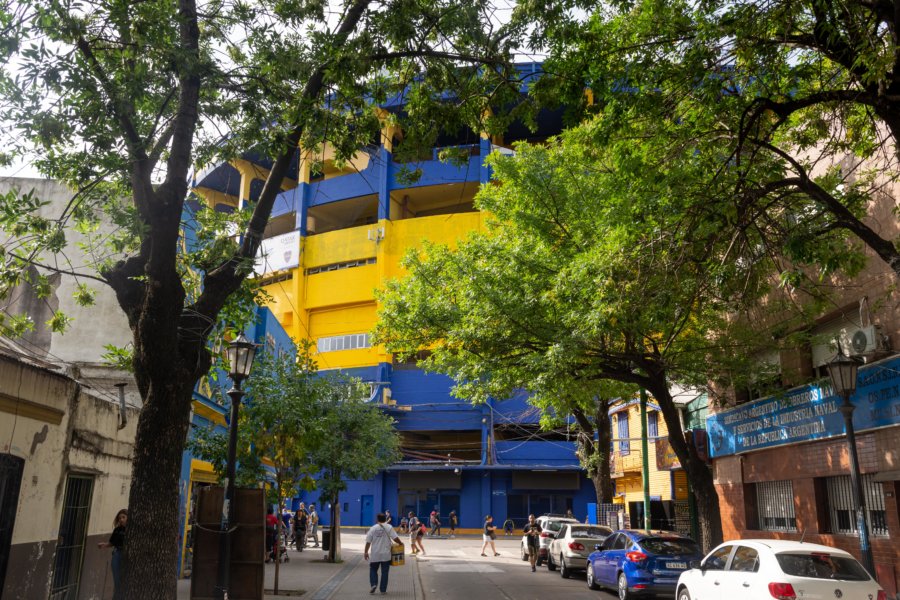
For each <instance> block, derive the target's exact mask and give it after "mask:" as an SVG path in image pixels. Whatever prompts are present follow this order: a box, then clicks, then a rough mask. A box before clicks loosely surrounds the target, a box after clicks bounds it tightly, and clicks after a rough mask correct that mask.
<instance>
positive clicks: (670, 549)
mask: <svg viewBox="0 0 900 600" xmlns="http://www.w3.org/2000/svg"><path fill="white" fill-rule="evenodd" d="M702 558H703V553H702V552H701V551H700V547H699V546H698V545H697V543H696V542H695V541H694V540H692V539H690V538H687V537H684V536H683V535H681V534H679V533H675V532H672V531H647V530H645V529H620V530H619V531H616V532H615V533H613V534H612V535H610V536H609V537H608V538H606V540H604V541H603V544H602V545H600V546H597V550H596V551H595V552H592V553H591V555H590V556H588V559H587V584H588V587H589V588H591V589H592V590H598V589H600V588H601V587H610V588H616V589H617V590H618V592H619V600H629V599H632V598H637V597H645V596H655V595H666V596H668V597H670V598H672V597H674V596H675V585H676V584H677V583H678V576H679V575H681V573H682V572H683V571H687V570H688V568H689V567H690V563H691V561H696V560H701V559H702Z"/></svg>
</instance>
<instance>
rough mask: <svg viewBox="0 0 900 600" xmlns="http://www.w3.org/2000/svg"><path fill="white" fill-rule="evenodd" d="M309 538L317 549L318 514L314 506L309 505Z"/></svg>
mask: <svg viewBox="0 0 900 600" xmlns="http://www.w3.org/2000/svg"><path fill="white" fill-rule="evenodd" d="M309 536H310V537H311V538H312V539H313V542H314V543H315V547H316V548H318V547H319V513H317V512H316V505H315V504H310V505H309Z"/></svg>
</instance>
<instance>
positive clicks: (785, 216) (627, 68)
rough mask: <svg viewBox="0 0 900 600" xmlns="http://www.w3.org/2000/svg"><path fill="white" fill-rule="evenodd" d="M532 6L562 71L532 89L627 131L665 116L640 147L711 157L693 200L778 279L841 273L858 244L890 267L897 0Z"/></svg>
mask: <svg viewBox="0 0 900 600" xmlns="http://www.w3.org/2000/svg"><path fill="white" fill-rule="evenodd" d="M545 4H546V3H543V2H537V3H534V4H531V5H529V6H530V9H533V10H531V11H530V12H528V14H529V15H530V17H531V18H534V19H536V20H540V21H541V22H542V24H543V25H542V26H539V27H537V28H536V32H537V35H536V41H539V42H540V43H543V44H544V45H546V46H547V47H548V48H550V49H551V50H550V54H551V57H550V58H549V59H548V61H547V62H546V63H545V65H544V66H545V68H546V69H547V70H548V72H551V73H555V74H558V75H559V76H558V77H547V78H544V80H542V81H541V82H540V84H539V87H542V88H543V89H542V91H541V92H540V93H541V94H544V95H550V96H556V97H562V98H566V99H567V101H568V102H569V103H570V105H572V106H578V107H580V108H582V109H583V110H584V111H586V112H588V113H590V112H602V113H603V114H604V115H605V116H606V118H609V119H618V120H621V121H628V122H631V123H635V124H638V127H641V125H640V124H642V123H644V122H653V121H657V122H659V121H670V122H673V123H677V124H678V127H677V128H671V129H668V130H658V131H656V132H655V133H654V134H653V135H654V136H655V139H654V140H652V141H651V140H650V139H646V138H642V139H643V143H646V144H650V143H653V144H656V145H659V146H662V147H670V148H677V147H685V146H688V147H691V148H692V149H693V151H694V152H696V153H699V154H702V155H704V156H707V157H709V158H710V160H709V162H708V167H709V168H708V170H707V171H705V172H698V173H696V174H695V176H696V177H697V180H696V185H695V186H694V189H693V190H692V191H693V198H694V199H695V201H696V202H698V203H710V202H712V203H714V205H715V206H718V207H719V210H720V211H721V212H722V213H724V214H732V216H731V218H730V219H729V221H728V222H727V223H726V224H725V225H726V226H728V227H729V228H730V230H731V231H733V232H735V234H737V235H741V234H742V232H744V231H746V230H748V229H753V230H756V234H757V236H758V240H759V242H760V243H764V244H765V246H764V247H765V248H766V249H767V250H768V251H769V252H771V253H772V254H777V255H780V256H782V257H783V258H785V259H788V260H785V261H784V264H783V265H782V272H783V273H784V277H785V279H786V281H787V282H789V283H797V280H799V279H802V278H803V276H804V275H805V274H812V275H813V279H816V278H818V277H825V276H828V275H830V274H832V273H834V272H835V271H837V270H839V269H844V270H845V271H847V272H848V273H849V274H851V275H852V274H854V273H855V272H856V271H857V270H858V269H859V268H860V267H861V266H862V264H863V262H864V260H865V259H864V257H863V255H862V253H861V251H860V243H861V244H863V245H865V246H867V247H868V249H870V250H871V252H872V253H874V255H875V256H876V257H878V258H880V259H881V260H882V261H884V263H885V264H886V265H887V266H888V267H889V268H890V269H891V270H892V271H893V273H894V274H895V275H897V276H898V277H900V238H898V230H897V228H896V227H893V226H892V225H891V220H892V216H891V212H890V209H891V208H893V218H894V219H896V217H897V209H898V204H897V202H896V198H895V197H894V192H893V187H894V185H895V184H896V181H897V176H898V174H900V171H898V156H900V145H898V142H900V137H898V136H900V103H898V101H897V96H896V95H895V94H894V93H892V92H891V90H898V89H900V79H898V77H900V72H898V69H897V65H896V57H897V48H898V40H897V33H896V32H897V31H898V26H900V23H898V22H897V18H898V17H897V14H898V12H897V11H896V10H895V4H896V3H895V2H890V1H889V2H867V1H862V0H850V1H847V2H831V1H829V0H824V1H823V0H802V1H793V0H791V1H788V0H783V1H782V0H776V1H772V2H752V1H739V2H731V1H726V0H721V1H719V0H717V1H712V2H703V3H699V4H698V3H696V2H688V1H675V2H669V1H663V0H641V1H638V2H612V3H610V4H609V5H604V7H603V8H597V9H595V8H594V7H586V8H587V9H588V11H589V14H588V17H587V18H584V14H583V13H582V14H578V13H574V12H573V13H566V12H565V11H560V10H555V11H549V12H548V11H545V10H544V9H545V6H544V5H545ZM576 4H579V3H576ZM553 6H554V7H556V6H557V3H553ZM563 6H565V4H564V5H563ZM545 12H548V14H550V16H551V19H545V18H544V17H543V15H544V14H545ZM585 87H589V88H590V90H591V94H590V95H589V97H590V98H591V99H592V100H593V105H592V106H587V102H586V100H585V99H584V98H585V95H584V88H585ZM645 133H646V131H645ZM663 158H665V157H663ZM648 166H649V167H650V168H654V169H656V170H658V171H659V172H660V173H666V172H668V171H669V168H668V165H667V164H666V163H659V164H655V165H648ZM707 188H709V189H713V190H717V191H718V192H720V195H718V196H711V195H710V194H709V193H708V191H707ZM726 190H727V193H725V192H726ZM680 191H682V192H689V191H691V190H687V189H686V188H685V187H684V186H680ZM885 206H887V207H888V210H883V209H882V207H885ZM875 220H878V221H880V223H876V222H873V221H875Z"/></svg>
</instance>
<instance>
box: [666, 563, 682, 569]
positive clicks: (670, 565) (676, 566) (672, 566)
mask: <svg viewBox="0 0 900 600" xmlns="http://www.w3.org/2000/svg"><path fill="white" fill-rule="evenodd" d="M666 568H667V569H682V570H684V569H687V563H683V562H667V563H666Z"/></svg>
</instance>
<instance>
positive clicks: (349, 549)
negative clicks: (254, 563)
mask: <svg viewBox="0 0 900 600" xmlns="http://www.w3.org/2000/svg"><path fill="white" fill-rule="evenodd" d="M341 541H342V548H341V553H342V557H343V559H344V562H343V563H340V564H332V563H327V562H325V561H324V560H323V559H324V552H323V551H322V550H321V549H320V548H307V549H306V550H304V551H303V552H297V551H295V550H288V553H289V557H290V562H286V563H282V564H281V565H280V569H279V576H278V581H279V591H280V592H281V593H282V595H278V596H276V595H274V594H271V593H267V594H266V595H265V600H279V599H283V598H286V597H289V596H287V595H284V593H285V592H287V591H302V592H304V593H303V594H302V598H305V599H307V600H337V599H340V600H345V599H346V600H357V599H362V598H373V597H374V598H390V599H392V600H417V599H418V600H421V599H422V597H423V596H422V592H421V590H420V589H419V577H418V566H417V564H416V558H415V557H414V556H411V555H410V554H409V553H407V555H406V564H405V565H404V566H402V567H391V569H390V574H389V577H388V590H387V594H385V595H384V596H382V595H381V594H380V593H379V592H378V591H376V592H375V595H374V596H372V595H370V594H369V589H370V586H369V563H368V562H366V561H364V560H363V559H362V551H363V547H364V545H365V538H364V537H363V532H362V531H361V530H345V531H343V532H342V534H341ZM274 582H275V565H274V564H267V565H266V585H265V587H266V589H267V590H271V589H272V587H273V585H274ZM190 589H191V582H190V580H189V579H183V580H181V581H179V582H178V600H189V598H190Z"/></svg>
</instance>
